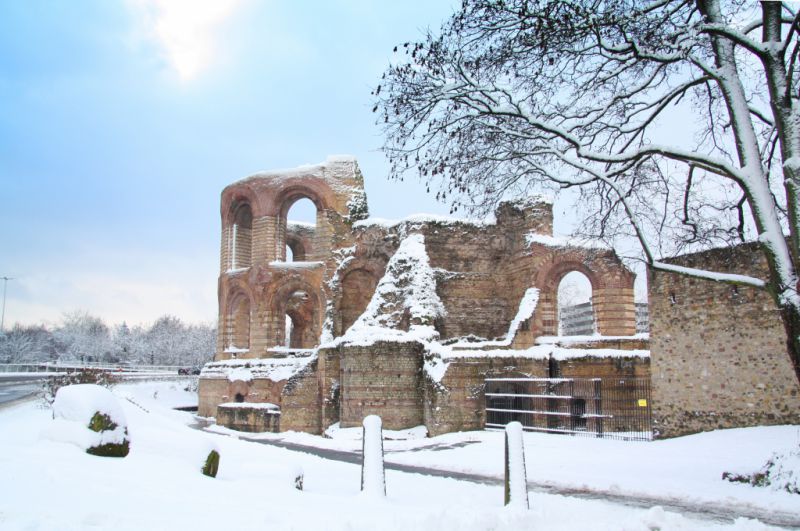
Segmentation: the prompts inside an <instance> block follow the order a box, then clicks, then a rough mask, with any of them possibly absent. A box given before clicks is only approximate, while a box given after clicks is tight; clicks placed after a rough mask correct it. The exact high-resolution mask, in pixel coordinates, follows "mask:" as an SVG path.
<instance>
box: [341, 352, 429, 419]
mask: <svg viewBox="0 0 800 531" xmlns="http://www.w3.org/2000/svg"><path fill="white" fill-rule="evenodd" d="M423 352H424V347H423V345H422V344H420V343H416V342H407V343H405V342H404V343H400V342H378V343H375V344H373V345H370V346H344V347H342V354H341V378H342V380H341V396H340V404H341V409H340V414H341V417H340V425H341V426H342V427H343V428H349V427H353V426H360V425H361V422H362V421H363V419H364V417H366V416H367V415H378V416H380V417H381V419H382V420H383V426H384V428H386V429H389V430H397V429H402V428H410V427H413V426H418V425H420V424H422V423H423V413H422V403H423V396H424V390H423V385H422V382H423V380H422V354H423Z"/></svg>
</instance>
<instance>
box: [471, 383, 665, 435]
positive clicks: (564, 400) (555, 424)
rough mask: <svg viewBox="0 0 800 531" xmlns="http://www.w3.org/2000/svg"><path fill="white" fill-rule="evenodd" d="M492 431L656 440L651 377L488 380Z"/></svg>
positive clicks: (487, 410)
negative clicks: (512, 427)
mask: <svg viewBox="0 0 800 531" xmlns="http://www.w3.org/2000/svg"><path fill="white" fill-rule="evenodd" d="M485 389H486V428H488V429H493V428H503V427H504V426H505V425H506V424H508V423H509V422H512V421H519V422H520V423H521V424H522V426H523V428H524V429H526V430H528V431H543V432H548V433H567V434H571V435H588V436H594V437H605V438H608V439H620V440H627V441H649V440H652V438H653V435H652V429H651V425H650V379H649V378H487V379H486V387H485Z"/></svg>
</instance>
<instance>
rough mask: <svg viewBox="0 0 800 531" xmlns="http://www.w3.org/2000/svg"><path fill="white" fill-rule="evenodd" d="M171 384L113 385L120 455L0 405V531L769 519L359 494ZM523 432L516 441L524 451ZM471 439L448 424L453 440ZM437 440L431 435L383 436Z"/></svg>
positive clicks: (487, 492)
mask: <svg viewBox="0 0 800 531" xmlns="http://www.w3.org/2000/svg"><path fill="white" fill-rule="evenodd" d="M180 385H181V384H174V383H173V384H170V383H166V382H162V383H158V384H139V385H124V386H118V387H117V388H116V389H115V390H114V394H115V395H116V396H117V397H118V399H119V400H118V402H119V403H120V404H121V406H122V409H123V413H124V415H125V417H126V418H127V421H128V428H129V433H130V437H131V452H130V454H129V455H128V456H127V457H126V458H123V459H112V458H100V457H95V456H91V455H88V454H85V453H84V452H83V451H82V450H80V449H78V448H76V447H75V446H73V445H70V444H64V443H61V442H56V441H53V440H49V439H46V438H43V437H42V436H41V434H42V431H43V430H45V429H46V428H47V427H48V426H49V425H51V424H52V422H53V419H52V412H51V411H50V410H45V409H40V408H39V407H38V405H37V404H36V403H34V402H28V403H24V404H20V405H17V406H14V407H10V408H7V409H4V410H2V411H0V470H2V471H3V473H2V475H0V529H4V530H21V529H26V530H27V529H34V530H64V531H71V530H81V531H84V530H97V529H114V530H121V531H126V530H134V529H136V530H141V529H153V530H161V529H164V530H166V529H170V530H174V529H195V530H201V531H203V530H215V531H217V530H219V529H243V530H249V529H311V528H316V529H332V530H345V529H347V530H355V529H388V530H395V529H396V530H401V529H402V530H408V529H440V530H444V531H447V530H459V531H463V530H479V529H481V530H483V529H533V530H545V529H547V530H550V529H552V530H562V529H563V530H567V529H593V530H594V529H597V530H631V531H634V530H635V531H639V530H642V531H645V530H651V529H654V528H660V529H661V530H668V529H674V530H683V529H686V530H689V529H738V530H745V531H751V530H764V529H771V528H769V527H767V526H764V525H763V524H761V523H759V522H755V521H752V520H744V519H740V520H738V521H737V522H736V523H734V524H721V523H717V522H712V521H705V520H696V519H689V518H686V517H683V516H681V515H678V514H675V513H670V512H666V511H663V510H662V509H660V508H657V507H656V508H652V509H634V508H630V507H623V506H619V505H615V504H610V503H607V502H602V501H590V500H585V499H580V500H579V499H575V498H569V497H564V496H555V495H547V494H538V493H537V494H533V499H532V503H531V505H532V507H533V508H532V509H531V510H529V511H523V510H518V509H512V508H504V507H503V490H502V487H501V486H491V485H489V486H487V485H481V484H473V483H467V482H462V481H455V480H451V479H443V478H434V477H428V476H421V475H416V474H407V473H400V472H395V471H391V470H389V471H387V473H386V475H387V485H388V491H387V496H386V498H378V499H373V498H365V497H363V496H361V495H360V473H361V470H360V468H361V467H360V466H358V465H353V464H348V463H341V462H334V461H329V460H325V459H322V458H319V457H315V456H312V455H309V454H304V453H299V452H291V451H288V450H285V449H281V448H276V447H270V446H267V445H262V444H257V443H253V442H248V441H244V440H240V439H238V438H237V437H231V436H222V435H216V434H210V433H203V432H200V431H198V430H194V429H192V428H190V427H188V426H187V424H191V423H193V422H194V417H193V416H192V415H191V414H187V413H183V412H178V411H174V410H172V409H170V408H171V407H174V406H185V405H188V404H187V402H190V401H191V399H192V398H191V395H190V394H188V393H183V392H182V391H181V390H180ZM129 399H130V400H129ZM456 435H460V439H457V438H456V437H455V436H456ZM478 435H481V436H483V435H486V436H488V437H487V440H488V441H490V444H486V445H483V448H484V450H485V451H483V452H480V456H479V457H480V459H482V460H486V461H488V464H486V465H480V466H486V467H489V466H494V464H496V465H498V466H497V467H496V470H495V473H499V474H502V459H503V457H502V456H503V449H502V437H503V434H502V433H485V434H484V433H481V434H478ZM528 435H529V434H525V435H524V437H525V440H526V448H525V450H526V454H527V455H526V458H527V459H528V460H530V447H529V445H528V443H529V441H528V438H527V437H528ZM473 437H475V436H474V435H473V434H454V438H453V441H454V442H455V441H457V440H458V441H460V442H466V441H468V440H469V439H470V438H473ZM318 439H320V438H318ZM559 439H563V438H559ZM320 440H322V439H320ZM536 440H537V442H538V441H539V439H536ZM331 442H332V443H337V444H339V443H338V442H337V441H331ZM442 442H443V441H441V440H439V438H437V439H436V440H432V439H422V440H416V441H394V442H391V444H395V445H398V444H406V445H415V444H416V445H418V446H419V445H424V444H428V445H430V444H432V443H433V444H440V445H441V444H442ZM495 442H497V443H499V444H498V445H497V447H493V445H494V444H495ZM387 443H389V442H388V441H387ZM208 444H211V445H214V446H216V447H217V448H219V451H220V454H221V462H220V471H219V474H218V476H217V478H215V479H212V478H208V477H205V476H203V475H202V474H201V473H200V470H199V468H200V466H201V465H202V462H197V461H196V460H195V456H196V455H197V454H196V452H195V451H190V450H187V449H191V448H196V449H200V448H202V449H205V448H207V446H206V445H208ZM348 444H355V445H357V446H359V447H360V445H361V441H353V440H352V439H351V440H350V441H349V442H348ZM387 446H388V444H387ZM475 446H476V444H469V445H467V446H462V447H460V448H455V449H451V450H438V451H433V450H431V451H429V452H426V451H421V452H410V451H409V452H405V453H406V455H408V456H413V455H421V454H426V453H434V454H438V455H439V456H440V458H443V459H444V460H445V461H451V460H453V459H455V458H453V457H452V455H453V454H455V453H458V452H459V451H460V450H467V449H470V448H474V447H475ZM634 446H636V445H632V444H629V445H628V448H632V447H634ZM642 446H646V444H645V443H642ZM488 452H491V453H492V454H496V455H492V456H490V455H489V453H488ZM460 457H462V458H463V457H464V454H461V456H460ZM489 457H491V459H489ZM466 464H469V463H466ZM299 467H300V468H302V469H303V470H304V473H305V481H304V490H303V491H299V490H297V489H295V488H294V477H295V476H294V475H295V472H296V470H297V469H298V468H299ZM534 468H535V467H530V469H531V470H533V469H534ZM739 487H741V488H748V487H746V486H742V485H739ZM751 490H752V489H751Z"/></svg>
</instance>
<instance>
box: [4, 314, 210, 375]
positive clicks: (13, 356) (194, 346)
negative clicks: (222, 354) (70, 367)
mask: <svg viewBox="0 0 800 531" xmlns="http://www.w3.org/2000/svg"><path fill="white" fill-rule="evenodd" d="M216 341H217V331H216V327H215V326H214V325H212V324H186V323H184V322H182V321H181V320H180V319H178V318H177V317H173V316H170V315H165V316H162V317H160V318H158V319H157V320H156V321H155V322H154V323H153V324H152V325H151V326H149V327H145V326H133V327H130V326H128V325H127V324H126V323H125V322H123V323H122V324H119V325H116V326H113V327H109V326H108V325H107V324H106V323H105V322H103V320H102V319H100V318H99V317H95V316H93V315H90V314H89V313H87V312H82V311H76V312H70V313H66V314H64V317H63V319H62V322H61V323H60V324H58V325H56V326H51V327H48V326H45V325H31V326H25V325H20V324H17V325H15V326H14V327H13V328H11V329H10V330H6V331H4V332H0V363H42V362H66V363H74V362H104V363H130V364H133V365H185V366H195V365H202V364H204V363H206V362H207V361H210V360H211V359H212V358H213V356H214V349H215V347H216Z"/></svg>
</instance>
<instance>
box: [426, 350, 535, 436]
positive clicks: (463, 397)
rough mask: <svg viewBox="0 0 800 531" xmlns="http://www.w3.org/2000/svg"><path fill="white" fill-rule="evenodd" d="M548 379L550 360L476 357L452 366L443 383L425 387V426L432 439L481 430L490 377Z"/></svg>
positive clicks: (428, 382) (456, 361)
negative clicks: (548, 361) (485, 394)
mask: <svg viewBox="0 0 800 531" xmlns="http://www.w3.org/2000/svg"><path fill="white" fill-rule="evenodd" d="M503 375H505V376H511V375H513V376H527V377H535V378H546V377H547V359H538V360H537V359H528V358H514V357H502V358H501V357H476V358H464V359H457V360H454V361H452V362H451V363H450V365H449V367H448V368H447V372H446V373H445V375H444V378H442V381H441V382H440V383H433V382H431V381H430V380H428V381H427V382H426V386H425V426H426V427H427V428H428V434H429V435H430V436H432V437H433V436H436V435H441V434H442V433H448V432H451V431H468V430H482V429H483V427H484V424H485V423H486V417H485V415H486V411H485V396H484V387H485V382H484V380H485V379H486V378H487V376H498V377H499V376H503Z"/></svg>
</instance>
